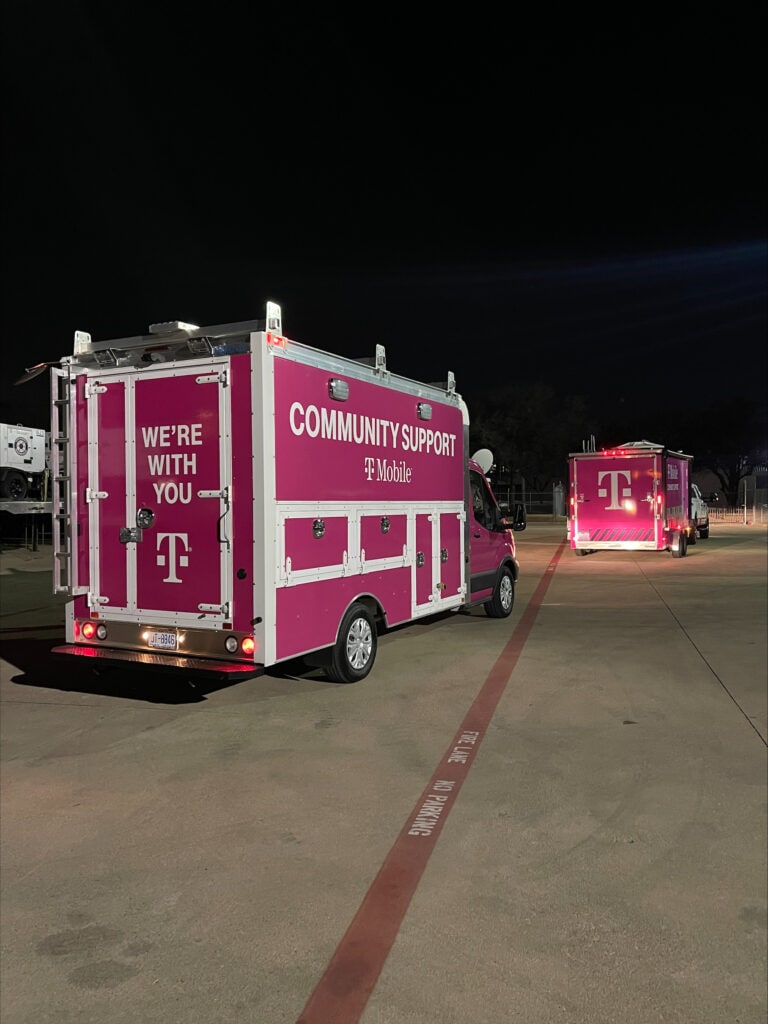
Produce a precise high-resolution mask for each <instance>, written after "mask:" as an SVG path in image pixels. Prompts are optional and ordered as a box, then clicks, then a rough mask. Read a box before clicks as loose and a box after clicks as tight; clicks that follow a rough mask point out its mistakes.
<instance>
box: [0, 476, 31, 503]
mask: <svg viewBox="0 0 768 1024" xmlns="http://www.w3.org/2000/svg"><path fill="white" fill-rule="evenodd" d="M0 494H1V495H2V496H3V497H4V498H8V499H9V500H10V501H24V499H25V498H26V496H27V478H26V477H25V476H24V474H23V473H17V472H16V471H15V470H11V471H10V472H8V473H6V474H5V478H4V479H3V482H2V483H1V484H0Z"/></svg>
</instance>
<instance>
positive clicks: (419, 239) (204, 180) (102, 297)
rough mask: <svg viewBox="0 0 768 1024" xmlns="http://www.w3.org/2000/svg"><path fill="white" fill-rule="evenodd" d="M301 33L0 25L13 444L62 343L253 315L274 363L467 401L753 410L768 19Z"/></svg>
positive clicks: (8, 413) (112, 12) (90, 11)
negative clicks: (300, 354)
mask: <svg viewBox="0 0 768 1024" xmlns="http://www.w3.org/2000/svg"><path fill="white" fill-rule="evenodd" d="M11 6H13V9H12V10H11ZM288 6H290V5H282V6H278V5H272V4H269V3H266V4H261V5H256V7H255V8H254V11H255V13H254V14H253V15H252V16H251V17H250V19H249V20H247V21H245V20H243V19H242V17H240V18H238V19H237V20H236V19H235V17H234V15H232V14H229V13H228V8H227V7H226V5H222V6H221V8H220V10H219V11H218V12H211V11H210V10H209V11H206V12H204V13H201V14H200V15H198V16H195V17H196V18H197V19H198V20H195V21H192V22H191V21H190V18H191V17H192V16H191V15H190V13H189V10H188V9H185V8H179V11H178V12H176V11H174V8H173V5H155V8H154V9H151V8H148V9H147V11H148V13H146V14H142V13H140V12H141V11H142V8H141V6H140V5H139V6H137V7H131V8H128V7H124V6H121V5H116V4H99V3H85V2H83V0H80V2H79V3H78V2H73V3H71V4H66V5H49V7H48V8H46V9H45V11H42V10H41V9H39V8H36V7H35V6H34V5H29V4H20V5H6V12H5V16H4V17H5V25H4V42H3V47H4V53H3V76H4V119H3V132H4V153H5V156H4V159H3V236H4V250H5V252H4V255H5V261H4V263H5V270H4V275H3V280H4V291H5V295H4V301H3V313H2V315H3V325H2V336H3V343H4V347H3V351H4V363H3V384H2V391H1V392H0V419H1V420H3V421H10V422H17V421H18V422H23V423H27V424H28V425H32V426H41V425H42V426H47V425H48V412H47V378H46V377H41V378H38V379H36V380H35V381H33V382H31V383H29V384H27V385H24V386H23V387H20V388H19V387H14V386H13V384H12V382H13V381H14V380H15V379H17V378H18V377H19V376H20V375H21V374H22V373H23V371H24V369H25V368H26V367H28V366H30V365H32V364H34V363H36V362H38V361H41V360H56V359H57V358H60V357H61V356H63V355H67V354H69V353H70V352H71V350H72V336H73V332H74V330H75V329H82V330H87V331H90V332H91V333H92V335H93V336H94V338H95V339H97V340H98V339H104V338H111V337H121V336H125V335H132V334H138V333H143V332H144V331H145V330H146V328H147V326H148V325H149V324H150V323H153V322H156V321H161V320H173V319H182V320H186V321H192V322H194V323H198V324H201V325H206V324H215V323H222V322H230V321H236V320H247V319H256V318H259V317H261V316H263V311H264V303H265V301H266V300H267V299H274V300H276V301H278V302H281V303H282V306H283V323H284V329H285V332H286V333H287V334H288V335H289V336H291V337H294V338H296V339H297V340H299V341H304V342H306V343H308V344H312V345H315V346H317V347H320V348H326V349H328V350H331V351H336V352H339V353H341V354H344V355H349V356H353V357H358V356H367V355H372V354H373V352H374V347H375V345H376V344H377V343H383V344H385V345H386V348H387V358H388V364H389V367H390V369H392V370H393V371H395V372H397V373H401V374H403V375H405V376H409V377H413V378H415V379H424V380H430V381H431V380H438V379H444V378H445V375H446V372H447V370H449V369H450V370H452V371H453V372H454V374H455V375H456V379H457V387H458V389H459V390H460V391H461V392H462V393H464V394H465V395H466V397H467V398H468V399H469V400H470V402H471V403H473V402H474V403H477V402H479V401H482V395H483V393H484V392H485V391H487V390H489V389H498V388H500V387H503V386H506V385H511V384H515V383H518V382H530V383H534V382H547V383H550V384H551V385H552V387H553V388H554V389H555V390H556V391H557V392H558V393H561V394H566V393H570V394H572V393H580V394H584V395H585V396H586V397H587V398H588V399H589V401H590V404H591V405H592V406H593V407H595V408H596V409H598V410H599V408H600V406H601V404H602V403H603V402H615V401H618V400H624V401H627V402H631V403H643V402H648V403H649V408H650V407H652V405H653V404H654V403H657V402H659V401H666V400H668V399H669V400H671V399H670V397H669V396H671V395H673V394H676V393H677V390H678V387H679V386H680V385H682V386H683V389H684V391H685V392H686V394H687V395H688V396H694V400H695V399H696V398H697V397H698V398H700V399H701V400H702V401H704V402H709V401H710V400H714V399H716V398H720V397H723V398H734V397H735V398H741V399H744V400H754V401H757V402H760V403H765V396H766V356H765V350H766V267H767V264H766V260H767V254H768V249H767V243H766V238H767V236H768V231H767V228H766V216H765V215H766V205H765V194H766V193H765V181H766V166H765V148H766V147H765V141H766V136H765V127H764V121H765V115H766V109H765V105H764V103H763V101H762V94H761V93H760V92H758V89H757V86H758V85H759V84H760V80H761V76H760V74H759V70H757V69H758V67H759V65H758V64H757V60H758V56H759V54H760V52H761V51H762V48H763V46H764V43H765V37H764V35H763V34H762V29H761V28H760V27H759V25H758V23H757V22H755V23H754V24H750V23H746V22H744V21H743V20H742V21H739V22H737V21H736V17H735V16H734V20H733V21H732V22H731V23H729V24H724V23H722V22H719V23H703V22H702V21H701V18H700V19H699V22H698V23H697V27H696V29H695V32H694V31H693V30H691V28H690V25H689V24H687V23H686V20H685V19H683V18H682V17H680V18H679V19H678V23H677V24H670V23H669V21H666V22H665V24H664V25H663V26H655V25H644V24H641V23H640V22H639V21H637V22H636V23H635V24H634V25H633V24H631V23H630V22H629V21H627V22H625V23H624V24H622V25H616V24H601V25H599V26H597V27H590V26H584V25H583V24H580V25H578V26H574V28H573V34H571V31H570V29H569V26H567V25H562V24H560V25H559V26H558V31H557V33H556V34H553V28H552V26H551V25H550V26H547V24H546V23H544V24H542V25H540V26H537V27H536V29H535V31H534V29H533V28H532V27H531V26H530V25H527V24H526V25H525V26H523V25H522V23H520V22H516V23H515V24H512V25H502V24H494V23H492V22H489V21H487V20H486V21H483V20H482V18H481V17H480V16H478V18H477V19H476V20H473V19H472V18H471V17H470V16H465V17H464V18H463V19H462V20H461V21H457V22H456V24H455V25H452V26H451V25H447V26H446V24H445V23H444V21H445V19H444V20H443V21H442V22H440V23H439V24H434V25H431V24H429V23H428V22H427V21H426V20H425V21H424V22H423V23H422V24H419V25H416V24H415V23H412V22H411V21H408V22H406V21H398V20H397V15H396V14H393V13H392V12H391V11H384V10H383V9H382V11H380V12H379V13H378V14H372V13H370V12H369V14H368V15H367V16H366V17H365V18H364V17H363V12H362V9H361V13H360V15H359V21H355V20H353V19H352V16H350V15H348V16H346V17H342V16H341V15H339V14H338V13H334V11H335V10H336V9H335V8H330V9H327V8H326V9H320V8H318V7H313V8H308V9H307V11H302V8H301V7H300V6H299V7H293V8H292V9H291V10H290V11H287V12H286V10H285V8H287V7H288ZM548 10H549V9H548ZM738 17H739V18H742V19H743V17H744V15H743V13H742V14H740V15H738ZM755 17H756V15H755ZM552 18H554V14H552ZM638 18H639V16H638ZM628 32H629V33H630V36H631V39H632V40H633V43H632V45H629V44H628V42H627V39H628ZM606 55H608V59H606ZM675 400H677V399H675ZM32 421H34V422H32ZM648 433H649V434H651V433H652V424H649V430H648Z"/></svg>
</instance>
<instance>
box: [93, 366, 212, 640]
mask: <svg viewBox="0 0 768 1024" xmlns="http://www.w3.org/2000/svg"><path fill="white" fill-rule="evenodd" d="M226 375H227V367H226V365H224V364H212V365H209V366H204V365H200V364H197V365H185V366H183V367H177V368H175V369H173V370H172V371H171V370H169V369H167V368H164V369H158V370H146V371H143V372H141V373H139V374H124V375H121V374H119V373H115V374H105V375H104V376H103V377H102V378H99V379H94V380H92V381H91V384H90V389H89V399H88V402H89V409H88V421H89V431H88V433H89V457H88V470H89V472H88V476H89V485H88V488H87V501H88V506H89V515H88V519H89V529H90V536H91V544H90V558H89V562H90V572H89V579H90V585H91V598H90V603H91V605H92V606H95V605H98V606H101V611H102V614H103V615H105V616H114V617H118V618H120V617H125V618H129V619H133V618H136V617H139V618H142V619H147V620H149V621H154V622H160V623H163V622H167V623H174V624H177V625H196V626H202V625H205V624H206V623H208V624H210V625H215V624H219V623H220V622H222V621H223V620H224V619H225V618H227V616H228V613H229V605H230V602H231V579H232V577H231V565H230V557H229V555H230V550H231V543H230V520H231V516H230V500H231V455H230V449H231V446H230V445H229V443H228V440H229V422H230V417H229V403H228V390H227V388H226Z"/></svg>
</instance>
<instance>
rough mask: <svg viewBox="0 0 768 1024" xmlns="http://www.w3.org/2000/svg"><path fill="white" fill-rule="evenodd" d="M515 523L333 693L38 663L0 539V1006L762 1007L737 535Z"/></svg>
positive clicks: (182, 1017) (56, 611)
mask: <svg viewBox="0 0 768 1024" xmlns="http://www.w3.org/2000/svg"><path fill="white" fill-rule="evenodd" d="M516 539H517V543H518V548H519V557H520V562H521V567H522V574H521V579H520V582H519V584H518V590H517V596H516V604H515V609H514V611H513V614H512V616H511V617H510V618H509V619H507V620H501V621H500V620H492V619H489V618H486V616H485V615H484V613H483V612H482V610H480V611H473V612H472V613H469V614H460V615H456V616H448V617H445V618H441V619H436V620H431V621H429V622H422V623H420V624H417V625H413V626H408V627H406V628H404V629H400V630H396V631H393V632H392V633H390V634H388V635H387V636H384V637H383V638H382V639H381V640H380V644H379V653H378V659H377V662H376V666H375V668H374V670H373V672H372V674H371V675H370V676H369V677H368V678H367V679H366V680H364V681H363V682H362V683H359V684H356V685H352V686H342V685H336V684H331V683H328V682H326V681H325V680H324V678H323V677H322V673H321V672H319V671H318V670H314V671H302V669H301V666H296V665H290V666H286V667H284V668H283V669H281V670H280V671H276V670H275V671H271V672H269V673H268V674H266V675H264V676H262V677H259V678H255V679H251V680H248V681H246V682H241V683H238V684H237V685H234V686H222V687H220V688H206V687H204V686H201V685H199V684H198V685H192V684H190V683H189V682H187V681H186V680H181V681H179V682H173V683H171V682H168V681H166V680H165V679H164V677H160V676H156V675H150V674H147V673H144V672H138V673H136V672H134V673H130V672H125V671H122V670H120V671H114V672H108V673H106V674H103V675H98V676H97V675H94V674H93V673H92V672H90V671H89V670H88V669H87V667H83V666H82V665H80V663H79V662H76V663H75V664H70V663H65V664H62V663H60V662H58V661H54V660H52V659H51V658H50V656H49V653H48V652H49V650H50V647H52V646H53V645H54V644H55V643H56V642H57V641H58V640H59V639H60V638H61V637H62V631H61V622H62V620H63V602H62V600H61V599H59V598H57V599H54V598H53V597H51V594H50V591H51V571H50V566H51V553H50V547H47V546H45V545H43V546H42V547H41V548H39V550H38V551H35V552H32V551H30V550H28V549H26V548H6V549H5V550H3V551H2V552H0V610H1V615H0V639H1V640H2V659H1V660H0V698H1V699H2V722H1V725H2V760H1V761H0V764H1V767H2V774H1V776H0V797H1V799H2V808H1V810H2V814H1V816H0V853H1V855H2V856H1V857H0V873H1V881H2V892H1V894H0V901H1V907H0V909H1V910H2V913H0V939H1V941H2V945H1V953H2V959H1V961H0V971H1V972H2V975H1V978H0V980H1V982H2V984H0V1021H2V1024H54V1022H55V1024H69V1022H75V1021H77V1022H78V1024H86V1022H93V1024H107V1022H108V1024H129V1022H130V1024H155V1022H157V1024H160V1022H162V1024H174V1022H180V1024H189V1022H192V1021H194V1022H196V1024H198V1022H199V1024H229V1022H237V1024H245V1022H256V1024H296V1022H297V1021H299V1020H302V1021H303V1022H305V1024H351V1022H353V1021H357V1020H361V1021H363V1022H364V1024H459V1022H461V1024H469V1022H471V1024H517V1022H521V1024H560V1022H567V1024H617V1022H621V1024H652V1022H665V1024H670V1022H674V1024H683V1022H685V1024H737V1022H738V1024H764V1022H765V1020H766V1012H767V1010H768V998H767V997H766V991H767V976H766V954H767V949H766V894H767V889H768V884H767V881H766V879H767V877H768V863H767V857H766V851H767V848H768V842H767V833H766V791H767V789H768V785H767V781H768V779H767V775H766V763H767V762H766V739H767V738H768V727H767V723H766V666H767V665H768V654H767V652H766V635H767V630H766V626H767V625H768V612H767V609H766V595H767V589H766V581H767V580H768V562H767V559H766V539H767V531H766V528H765V527H764V526H762V527H761V526H743V525H739V524H729V525H725V524H722V525H714V526H713V528H712V532H711V536H710V539H709V540H707V541H699V542H698V543H697V544H696V545H695V546H694V547H692V548H691V549H690V550H689V554H688V556H687V557H686V558H684V559H674V558H672V557H671V555H669V554H666V553H645V552H644V553H636V554H631V553H624V552H601V553H598V554H594V555H590V556H588V557H586V558H576V557H574V555H573V553H572V552H570V551H569V550H567V549H565V550H564V551H561V545H562V542H563V539H564V526H563V524H562V522H553V521H551V520H543V521H540V522H532V523H531V524H530V525H529V527H528V529H527V530H526V531H525V532H524V533H522V534H518V535H517V537H516ZM414 829H415V830H416V831H417V832H421V833H424V834H423V835H418V836H416V837H414V836H412V835H410V832H411V831H412V830H414Z"/></svg>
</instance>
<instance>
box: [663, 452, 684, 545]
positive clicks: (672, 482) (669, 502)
mask: <svg viewBox="0 0 768 1024" xmlns="http://www.w3.org/2000/svg"><path fill="white" fill-rule="evenodd" d="M664 505H665V510H666V522H667V525H668V527H669V529H670V530H681V529H684V528H685V526H686V525H687V516H688V460H687V459H676V458H673V457H672V456H670V457H669V458H667V459H666V473H665V474H664Z"/></svg>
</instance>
